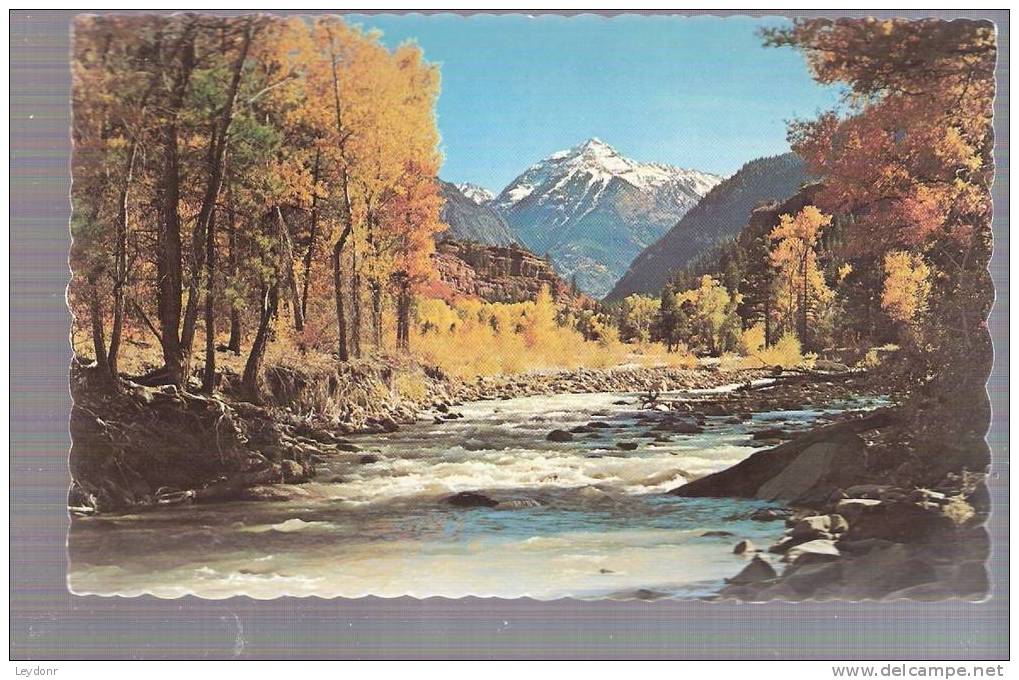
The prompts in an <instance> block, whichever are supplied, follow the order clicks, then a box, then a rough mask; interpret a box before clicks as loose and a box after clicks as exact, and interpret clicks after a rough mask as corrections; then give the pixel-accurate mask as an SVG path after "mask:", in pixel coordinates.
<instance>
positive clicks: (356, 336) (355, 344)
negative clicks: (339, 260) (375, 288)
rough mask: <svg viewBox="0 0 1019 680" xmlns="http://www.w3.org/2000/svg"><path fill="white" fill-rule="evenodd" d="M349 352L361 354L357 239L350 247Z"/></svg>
mask: <svg viewBox="0 0 1019 680" xmlns="http://www.w3.org/2000/svg"><path fill="white" fill-rule="evenodd" d="M350 262H351V264H350V354H351V356H354V357H359V356H361V274H360V273H359V272H358V270H357V241H356V240H355V241H354V243H353V244H352V245H351V248H350Z"/></svg>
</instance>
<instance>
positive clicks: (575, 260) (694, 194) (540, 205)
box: [492, 137, 722, 295]
mask: <svg viewBox="0 0 1019 680" xmlns="http://www.w3.org/2000/svg"><path fill="white" fill-rule="evenodd" d="M721 181H722V178H721V177H719V176H717V175H713V174H711V173H706V172H700V171H698V170H687V169H684V168H678V167H675V166H672V165H665V164H663V163H643V162H640V161H635V160H633V159H630V158H626V157H625V156H623V155H621V154H620V153H619V152H618V151H616V149H614V148H613V147H612V146H610V145H609V144H607V143H605V142H604V141H602V140H600V139H598V138H597V137H592V138H591V139H588V140H586V141H584V142H581V143H580V144H578V145H576V146H573V147H571V148H569V149H564V150H562V151H558V152H556V153H554V154H552V155H550V156H548V157H547V158H545V159H544V160H541V161H539V162H538V163H535V164H534V165H532V166H531V167H530V168H528V169H527V170H526V171H525V172H524V173H523V174H522V175H520V176H519V177H517V178H516V179H515V180H513V181H512V182H511V183H510V184H509V185H508V186H507V187H506V188H505V189H503V190H502V193H500V194H499V196H498V197H496V198H495V199H494V200H493V201H492V205H493V206H494V207H495V208H496V209H497V210H499V211H500V212H501V213H502V214H503V215H504V216H505V217H506V219H507V221H508V222H509V223H510V225H511V226H512V227H513V228H514V229H515V230H516V232H517V233H518V234H519V236H520V237H521V239H523V241H524V243H525V244H526V245H527V246H528V247H530V248H531V249H532V250H534V251H535V252H540V253H549V254H551V256H552V258H553V262H555V263H556V265H557V267H558V268H559V270H560V273H562V274H564V275H567V276H568V275H570V274H573V273H577V274H578V276H579V280H580V283H581V286H582V287H584V288H585V289H586V290H587V291H588V292H591V293H593V294H595V295H599V294H604V293H606V292H608V290H609V289H610V288H611V287H612V284H613V283H614V282H615V279H616V278H618V276H620V275H622V273H623V272H625V271H626V267H627V266H628V265H629V263H630V261H632V259H633V258H634V257H636V255H637V254H638V253H639V252H640V251H641V250H643V249H644V248H645V247H647V246H648V245H650V244H651V243H652V242H654V240H656V239H657V238H658V237H660V236H661V235H662V234H664V233H665V232H666V231H667V230H668V229H669V228H670V227H671V226H672V225H673V224H675V223H676V222H677V221H678V220H679V219H680V218H681V217H682V216H683V215H684V214H685V213H686V211H687V210H689V209H690V208H692V207H693V206H694V205H695V204H696V203H697V202H698V201H699V200H700V199H701V198H702V197H703V196H704V195H705V194H707V193H708V191H710V190H711V189H712V187H714V186H715V185H716V184H718V183H719V182H721Z"/></svg>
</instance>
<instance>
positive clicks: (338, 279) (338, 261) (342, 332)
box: [332, 225, 350, 361]
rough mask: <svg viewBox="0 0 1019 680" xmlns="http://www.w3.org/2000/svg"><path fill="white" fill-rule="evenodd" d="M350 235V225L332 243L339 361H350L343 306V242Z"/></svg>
mask: <svg viewBox="0 0 1019 680" xmlns="http://www.w3.org/2000/svg"><path fill="white" fill-rule="evenodd" d="M349 236H350V227H349V225H348V227H347V228H346V229H344V230H343V233H342V234H340V238H339V239H337V240H336V243H335V244H334V245H333V258H332V259H333V297H334V300H335V302H336V335H337V345H338V354H339V357H340V361H350V350H349V348H348V346H347V318H346V314H345V310H344V307H343V244H344V243H345V242H346V240H347V238H348V237H349Z"/></svg>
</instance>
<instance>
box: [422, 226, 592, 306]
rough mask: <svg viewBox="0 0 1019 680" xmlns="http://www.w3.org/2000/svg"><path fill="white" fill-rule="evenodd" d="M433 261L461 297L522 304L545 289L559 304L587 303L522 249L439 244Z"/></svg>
mask: <svg viewBox="0 0 1019 680" xmlns="http://www.w3.org/2000/svg"><path fill="white" fill-rule="evenodd" d="M434 258H435V265H436V269H437V270H438V273H439V280H440V281H441V282H442V284H443V285H445V286H446V287H447V288H448V289H449V290H450V291H452V292H453V293H456V294H459V295H466V296H470V297H478V298H481V299H483V300H487V301H488V302H522V301H524V300H533V299H534V298H535V297H536V296H537V295H538V291H539V290H541V288H542V287H543V286H544V287H547V288H548V289H549V292H550V293H551V294H552V297H553V298H555V300H556V301H557V302H559V303H566V304H571V306H572V305H576V304H582V303H583V301H584V300H586V298H584V297H583V296H581V295H579V294H578V293H576V292H575V291H573V290H572V288H571V286H570V284H569V283H567V282H566V281H564V280H563V279H562V278H561V277H560V276H559V275H558V274H556V272H555V269H553V267H552V264H551V263H550V262H549V261H548V260H544V259H542V258H540V257H538V256H537V255H535V254H534V253H532V252H531V251H529V250H527V249H525V248H522V247H520V246H515V245H509V246H486V245H481V244H477V243H469V242H461V241H442V242H440V243H438V244H436V251H435V256H434ZM588 302H590V300H588Z"/></svg>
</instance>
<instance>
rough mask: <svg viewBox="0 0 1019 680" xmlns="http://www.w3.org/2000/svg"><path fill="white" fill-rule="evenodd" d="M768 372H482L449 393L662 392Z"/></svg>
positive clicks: (473, 396) (462, 397) (469, 397)
mask: <svg viewBox="0 0 1019 680" xmlns="http://www.w3.org/2000/svg"><path fill="white" fill-rule="evenodd" d="M765 375H767V372H766V371H720V370H716V371H708V370H704V369H684V368H668V367H644V366H627V367H616V368H607V369H591V368H577V369H573V370H567V371H551V372H547V373H529V374H525V375H508V376H505V375H499V376H482V377H479V378H477V379H476V380H473V381H462V382H456V383H455V384H453V385H452V386H451V388H450V391H449V393H450V395H451V397H452V398H453V399H456V400H458V401H480V400H484V399H512V398H515V397H528V396H536V395H552V394H587V393H593V392H654V393H659V392H673V391H678V390H696V389H707V388H713V387H719V386H721V385H727V384H733V383H740V382H745V381H750V380H754V379H757V378H760V377H763V376H765Z"/></svg>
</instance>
